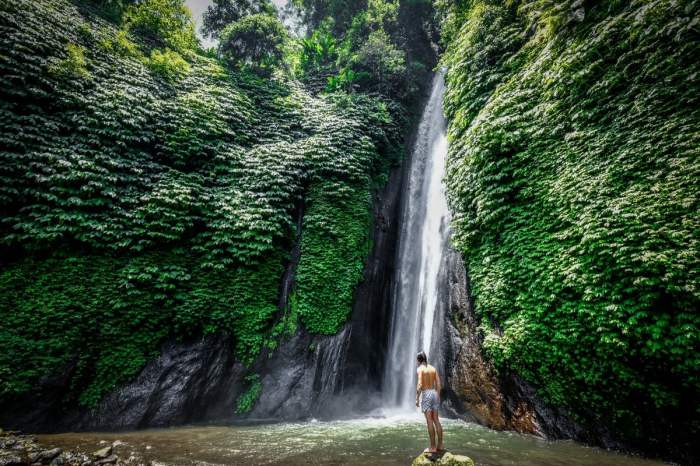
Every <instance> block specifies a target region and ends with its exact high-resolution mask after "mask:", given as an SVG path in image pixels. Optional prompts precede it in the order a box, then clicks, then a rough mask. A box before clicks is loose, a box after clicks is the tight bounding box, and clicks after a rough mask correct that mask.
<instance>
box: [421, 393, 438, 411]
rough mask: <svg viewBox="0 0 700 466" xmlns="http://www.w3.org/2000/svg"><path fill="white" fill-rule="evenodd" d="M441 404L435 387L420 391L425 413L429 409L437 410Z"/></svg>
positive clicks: (422, 409) (422, 408)
mask: <svg viewBox="0 0 700 466" xmlns="http://www.w3.org/2000/svg"><path fill="white" fill-rule="evenodd" d="M439 404H440V403H439V402H438V394H437V391H435V389H433V388H431V389H429V390H423V391H422V392H420V409H421V411H423V412H424V413H425V412H427V411H437V410H438V405H439Z"/></svg>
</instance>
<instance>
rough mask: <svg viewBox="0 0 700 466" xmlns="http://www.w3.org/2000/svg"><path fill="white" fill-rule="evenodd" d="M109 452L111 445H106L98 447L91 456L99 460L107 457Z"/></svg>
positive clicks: (110, 452)
mask: <svg viewBox="0 0 700 466" xmlns="http://www.w3.org/2000/svg"><path fill="white" fill-rule="evenodd" d="M111 454H112V445H110V446H108V447H104V448H100V449H99V450H97V451H96V452H95V453H93V454H92V456H94V457H95V458H97V459H98V460H100V459H103V458H107V457H108V456H109V455H111Z"/></svg>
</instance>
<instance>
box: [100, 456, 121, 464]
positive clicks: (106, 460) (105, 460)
mask: <svg viewBox="0 0 700 466" xmlns="http://www.w3.org/2000/svg"><path fill="white" fill-rule="evenodd" d="M118 459H119V458H118V457H117V455H109V456H108V457H106V458H102V459H101V460H97V461H95V464H114V463H116V462H117V460H118Z"/></svg>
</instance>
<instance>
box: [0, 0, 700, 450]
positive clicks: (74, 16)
mask: <svg viewBox="0 0 700 466" xmlns="http://www.w3.org/2000/svg"><path fill="white" fill-rule="evenodd" d="M90 5H91V3H90V2H69V1H67V0H41V1H40V2H28V1H24V0H20V1H17V2H11V3H10V2H0V30H1V31H2V35H1V38H0V46H1V47H2V51H3V53H2V54H0V70H2V74H1V75H0V84H2V86H0V101H1V103H2V114H3V123H2V126H0V136H1V137H2V141H3V144H4V145H5V146H6V147H7V149H4V150H3V151H2V152H0V161H1V162H2V171H0V214H1V215H2V222H0V236H1V241H0V252H2V262H1V263H0V266H1V269H0V292H1V295H0V296H1V297H0V299H1V301H0V346H2V347H3V348H5V349H7V350H6V351H4V352H2V353H0V424H2V426H3V427H20V428H22V429H27V430H31V431H56V430H66V429H71V430H73V429H126V428H140V427H152V426H167V425H176V424H182V423H186V422H195V421H203V420H219V421H230V420H232V419H240V418H255V419H268V420H269V419H300V418H305V417H308V416H313V417H321V418H323V417H332V418H336V417H340V416H345V415H348V414H349V411H352V412H368V411H370V410H372V409H373V408H376V407H378V406H377V404H376V403H377V402H378V401H377V400H379V399H380V398H379V397H377V396H374V397H371V396H367V395H368V394H374V395H376V394H378V393H379V392H381V390H382V388H383V387H382V374H383V372H384V361H385V359H386V351H387V344H388V341H387V335H388V327H389V319H390V315H389V312H390V309H391V304H392V302H391V300H392V296H391V293H390V290H391V289H392V280H393V278H392V277H393V276H394V269H395V266H396V263H395V260H396V245H397V239H398V237H397V235H398V227H399V226H398V222H399V218H400V209H401V202H402V196H403V195H404V189H405V183H404V181H405V169H406V164H404V166H403V167H400V166H399V161H400V160H401V157H402V154H405V153H407V152H408V150H407V149H408V148H410V147H411V146H412V143H411V140H410V138H406V137H405V135H406V134H411V132H412V130H411V128H410V125H409V124H407V123H406V121H405V108H402V107H401V105H398V104H397V102H396V101H395V100H393V101H392V100H391V99H386V98H385V97H382V96H379V95H377V93H376V92H374V93H371V95H368V94H367V93H363V92H354V88H352V87H350V91H349V92H333V93H327V94H324V93H318V92H317V91H318V89H317V88H315V89H314V92H311V91H310V90H309V89H308V88H306V87H304V86H303V85H302V84H301V83H300V82H298V81H296V80H294V79H290V78H288V77H286V76H284V75H277V76H275V77H274V78H273V79H260V78H256V77H255V76H252V75H250V74H246V73H239V72H236V71H231V70H227V69H225V68H223V67H222V66H221V65H220V63H219V62H218V61H217V60H215V59H213V58H211V57H207V56H206V55H205V54H202V53H194V52H193V53H191V54H185V55H186V59H187V72H186V73H185V74H184V75H182V76H179V77H176V78H173V77H172V76H168V75H162V74H159V72H158V71H157V69H154V68H152V67H151V66H149V65H148V62H147V61H145V60H144V54H147V52H149V47H150V45H149V44H147V43H145V42H143V41H139V39H138V38H136V37H131V36H128V35H126V36H125V35H124V34H122V32H121V31H120V30H119V29H118V28H117V27H116V26H115V25H114V24H113V23H111V22H109V21H107V20H105V19H104V18H103V17H101V16H100V15H99V14H97V13H96V10H95V9H94V8H93V7H91V6H90ZM375 6H376V5H375ZM437 6H438V9H439V14H440V18H441V31H442V43H443V46H444V54H443V58H442V63H443V64H444V65H445V67H446V70H447V71H446V96H445V110H446V116H447V118H448V124H449V126H448V136H449V142H450V146H449V154H448V160H447V169H446V171H447V175H446V188H447V194H448V198H449V201H450V207H451V211H452V214H453V219H452V223H451V227H452V229H453V232H452V233H453V236H452V238H453V241H452V245H451V246H450V247H449V248H448V250H447V253H446V254H445V255H444V257H443V260H442V264H441V276H440V280H439V283H440V284H441V290H440V295H441V296H442V297H443V299H442V300H441V301H440V302H439V306H440V311H439V312H438V315H441V316H444V318H442V319H439V320H437V321H436V322H435V326H434V330H433V335H434V338H435V339H436V340H438V341H439V344H440V348H441V349H442V351H441V352H440V357H439V358H437V359H436V361H435V364H436V365H437V366H439V367H440V368H441V370H442V372H443V373H444V374H445V379H446V385H447V392H446V395H447V396H446V400H445V408H447V411H448V412H449V413H451V414H452V415H454V416H458V417H462V418H465V419H468V420H472V421H476V422H479V423H481V424H485V425H487V426H490V427H492V428H496V429H514V430H518V431H521V432H530V433H534V434H538V435H544V436H548V437H553V438H575V439H578V440H583V441H587V442H591V443H595V444H602V445H605V446H612V447H624V448H633V449H636V450H641V451H645V452H649V453H653V454H663V455H667V456H669V457H672V458H675V459H680V460H683V461H687V462H691V463H692V462H693V461H695V460H696V458H697V455H695V454H694V453H693V448H692V443H693V441H694V439H695V437H697V426H698V421H697V419H698V411H697V406H696V403H695V402H694V401H695V400H697V398H698V374H697V366H698V326H699V322H698V313H697V309H698V302H699V299H698V298H699V296H698V289H699V288H698V276H697V273H698V270H700V252H699V251H698V241H697V232H698V231H699V230H700V225H698V217H697V211H698V197H699V196H698V187H697V180H698V179H700V164H699V163H698V161H699V160H700V157H698V156H699V155H700V154H698V147H700V136H699V133H698V131H697V128H698V127H700V125H699V123H700V113H699V111H698V110H697V109H698V108H700V105H698V104H699V103H700V102H698V95H700V92H698V91H699V90H700V85H699V83H698V79H699V78H698V77H699V76H700V75H699V74H698V71H700V70H698V63H700V51H699V49H698V43H700V41H698V38H699V37H698V22H697V17H698V13H699V8H698V2H694V1H680V2H667V1H656V2H634V1H633V2H608V3H606V4H603V3H600V2H598V3H596V2H587V1H567V2H558V3H557V4H552V3H551V2H539V1H533V2H497V1H473V2H471V1H470V2H459V3H458V4H450V5H447V4H443V3H442V2H437ZM426 8H427V10H426V11H428V12H430V11H431V9H430V8H428V7H426ZM398 17H399V22H400V21H407V22H408V23H410V22H411V21H415V22H418V21H417V19H416V17H415V15H411V14H409V13H406V11H405V10H404V11H403V12H399V14H398ZM409 25H410V24H409ZM421 27H422V26H420V25H417V26H416V28H408V30H410V31H412V32H411V34H413V35H411V36H410V37H408V38H407V39H406V40H407V41H414V42H415V41H416V40H417V42H416V44H417V45H416V46H415V48H414V50H412V52H411V53H413V54H415V55H422V58H423V59H424V60H423V61H424V62H425V63H424V65H426V64H427V66H424V68H427V69H431V68H432V65H433V64H434V61H433V60H434V57H432V58H430V57H429V56H430V55H431V54H432V53H433V49H432V48H431V43H430V42H431V37H430V34H424V32H425V31H423V29H421ZM409 55H410V54H409ZM426 57H427V58H426ZM416 69H417V68H416ZM409 71H415V70H409ZM423 71H424V72H425V69H424V70H423ZM416 73H417V72H416ZM408 74H409V75H410V73H408ZM416 75H420V76H425V74H418V73H417V74H416ZM323 78H324V79H325V76H323ZM321 81H323V80H321ZM413 84H415V83H413ZM402 85H403V84H402ZM316 87H318V86H316ZM321 87H322V86H321ZM338 400H340V402H338ZM372 400H375V401H372Z"/></svg>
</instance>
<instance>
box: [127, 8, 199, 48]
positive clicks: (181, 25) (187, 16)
mask: <svg viewBox="0 0 700 466" xmlns="http://www.w3.org/2000/svg"><path fill="white" fill-rule="evenodd" d="M122 23H123V27H124V28H125V29H126V30H127V31H129V32H132V33H135V34H138V35H140V36H142V37H144V38H145V39H146V40H147V41H149V42H151V43H153V44H155V45H156V46H159V47H167V48H170V49H172V50H175V51H177V52H180V53H183V52H185V51H187V50H193V49H195V48H197V47H198V45H199V41H198V39H197V36H196V35H195V32H194V22H193V20H192V14H191V13H190V11H189V10H188V9H187V7H186V6H185V4H184V2H183V0H144V1H142V2H139V3H136V4H134V5H130V6H129V7H128V8H127V9H126V10H125V12H124V15H123V20H122Z"/></svg>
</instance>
